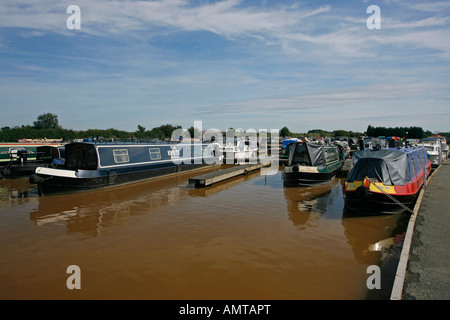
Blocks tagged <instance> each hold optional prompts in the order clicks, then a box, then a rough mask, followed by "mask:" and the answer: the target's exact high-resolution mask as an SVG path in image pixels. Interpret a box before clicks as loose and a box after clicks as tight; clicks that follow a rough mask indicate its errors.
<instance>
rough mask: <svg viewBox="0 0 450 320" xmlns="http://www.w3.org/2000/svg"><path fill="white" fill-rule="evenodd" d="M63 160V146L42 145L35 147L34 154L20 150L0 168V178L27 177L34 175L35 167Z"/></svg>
mask: <svg viewBox="0 0 450 320" xmlns="http://www.w3.org/2000/svg"><path fill="white" fill-rule="evenodd" d="M63 159H64V146H52V145H43V146H39V147H36V152H28V150H26V149H20V150H17V152H16V153H15V157H12V158H11V160H10V162H8V164H7V165H5V166H2V167H0V177H3V178H21V177H27V176H30V175H32V174H34V172H35V170H36V168H37V167H41V166H49V165H51V164H52V163H54V164H57V163H60V161H64V160H63Z"/></svg>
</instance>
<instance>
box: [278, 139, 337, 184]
mask: <svg viewBox="0 0 450 320" xmlns="http://www.w3.org/2000/svg"><path fill="white" fill-rule="evenodd" d="M288 149H289V159H288V163H287V165H286V166H285V168H284V172H283V180H284V185H285V186H296V187H298V186H314V185H321V184H326V183H329V182H330V181H331V180H333V179H334V178H335V177H336V174H337V173H338V171H339V169H340V168H341V167H342V165H343V163H344V152H343V150H342V149H341V147H340V146H338V145H332V144H328V145H322V144H319V143H314V142H308V141H306V140H304V141H298V142H294V143H291V144H289V145H288Z"/></svg>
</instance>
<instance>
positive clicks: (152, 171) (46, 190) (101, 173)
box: [29, 142, 220, 195]
mask: <svg viewBox="0 0 450 320" xmlns="http://www.w3.org/2000/svg"><path fill="white" fill-rule="evenodd" d="M215 147H216V145H215V144H190V143H189V144H187V143H176V144H173V143H78V142H76V143H70V144H67V145H66V146H65V149H66V159H65V163H64V165H63V166H61V167H58V168H50V167H38V168H36V171H35V174H33V175H31V176H30V178H29V180H30V183H32V184H37V186H38V191H39V194H41V195H44V194H54V193H66V192H77V191H89V190H93V189H98V188H104V187H111V186H116V185H122V184H125V183H131V182H136V181H141V180H145V179H149V178H153V177H157V176H162V175H167V174H171V173H177V172H180V171H186V170H191V169H194V168H198V167H201V166H205V165H207V164H213V163H214V162H215V161H218V160H219V158H220V155H216V151H217V150H216V148H215Z"/></svg>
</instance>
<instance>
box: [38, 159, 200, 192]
mask: <svg viewBox="0 0 450 320" xmlns="http://www.w3.org/2000/svg"><path fill="white" fill-rule="evenodd" d="M207 165H208V164H206V163H202V164H183V165H175V164H164V165H158V166H156V165H147V166H145V165H143V166H137V167H132V168H127V169H115V170H108V169H103V170H96V171H91V172H89V170H79V171H77V172H75V171H71V170H61V169H57V171H54V170H51V169H46V168H38V169H37V170H36V173H35V174H34V175H33V176H31V177H30V182H31V183H33V184H37V186H38V192H39V194H40V195H41V196H43V195H49V194H61V193H76V192H86V191H91V190H95V189H102V188H108V187H114V186H119V185H125V184H128V183H134V182H139V181H145V180H148V179H152V178H156V177H161V176H166V175H170V174H176V173H179V172H184V171H189V170H193V169H197V168H201V167H204V166H207Z"/></svg>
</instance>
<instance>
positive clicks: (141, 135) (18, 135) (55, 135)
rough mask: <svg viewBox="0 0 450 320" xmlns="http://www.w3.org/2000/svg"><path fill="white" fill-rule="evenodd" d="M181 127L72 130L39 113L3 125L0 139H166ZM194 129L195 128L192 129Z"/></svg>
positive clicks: (55, 119) (47, 115)
mask: <svg viewBox="0 0 450 320" xmlns="http://www.w3.org/2000/svg"><path fill="white" fill-rule="evenodd" d="M179 128H181V126H179V125H172V124H164V125H161V126H159V127H155V128H152V129H151V130H146V128H144V127H142V126H141V125H138V127H137V130H136V131H134V132H128V131H124V130H118V129H114V128H110V129H88V130H72V129H64V128H62V127H61V126H60V125H59V122H58V116H57V115H55V114H52V113H45V114H42V115H39V116H38V118H37V120H36V121H34V122H33V125H22V126H20V127H19V126H16V127H13V128H11V127H8V126H6V127H3V128H1V129H0V141H4V142H14V141H17V140H19V139H43V138H48V139H63V140H65V141H69V140H75V139H85V138H97V139H101V138H103V139H116V140H131V139H165V138H170V137H171V135H172V132H173V131H174V130H176V129H179ZM191 130H193V128H192V129H191Z"/></svg>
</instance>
